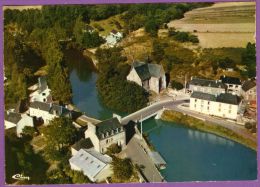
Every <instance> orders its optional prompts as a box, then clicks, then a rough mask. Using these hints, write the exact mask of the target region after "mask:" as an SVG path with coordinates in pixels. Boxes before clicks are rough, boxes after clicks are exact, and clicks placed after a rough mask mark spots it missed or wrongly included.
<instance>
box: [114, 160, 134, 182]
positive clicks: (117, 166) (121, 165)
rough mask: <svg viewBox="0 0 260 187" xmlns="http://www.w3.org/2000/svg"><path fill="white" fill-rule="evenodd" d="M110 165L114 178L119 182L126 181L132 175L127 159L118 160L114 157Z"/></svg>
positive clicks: (131, 166)
mask: <svg viewBox="0 0 260 187" xmlns="http://www.w3.org/2000/svg"><path fill="white" fill-rule="evenodd" d="M111 165H112V169H113V172H114V177H115V178H117V179H119V180H122V181H125V180H128V179H129V178H130V177H131V176H132V174H133V165H132V163H131V161H130V159H128V158H126V159H120V158H117V157H115V156H114V157H113V161H112V163H111Z"/></svg>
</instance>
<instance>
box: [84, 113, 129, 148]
mask: <svg viewBox="0 0 260 187" xmlns="http://www.w3.org/2000/svg"><path fill="white" fill-rule="evenodd" d="M85 138H89V139H90V140H91V142H92V144H93V146H94V149H95V150H96V151H98V152H100V153H105V152H106V151H107V148H108V147H109V146H111V145H112V144H117V145H118V146H120V147H121V148H122V149H124V148H125V146H126V132H125V128H124V127H123V125H122V124H121V123H120V122H119V120H118V119H117V118H116V117H114V118H112V119H108V120H105V121H102V122H100V123H98V124H96V125H94V124H91V123H89V124H88V129H87V130H86V131H85Z"/></svg>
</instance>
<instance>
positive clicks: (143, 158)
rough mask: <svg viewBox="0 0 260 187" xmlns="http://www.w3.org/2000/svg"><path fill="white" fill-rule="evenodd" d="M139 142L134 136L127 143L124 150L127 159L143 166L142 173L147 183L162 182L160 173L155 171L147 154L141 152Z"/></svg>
mask: <svg viewBox="0 0 260 187" xmlns="http://www.w3.org/2000/svg"><path fill="white" fill-rule="evenodd" d="M139 142H140V139H138V138H137V137H136V136H134V137H133V138H132V139H131V140H130V141H129V143H128V144H127V148H126V150H125V153H126V155H127V157H128V158H131V160H132V161H133V163H135V164H138V165H143V166H144V169H142V172H143V175H144V176H145V177H146V179H147V180H148V181H149V182H162V181H163V178H162V176H161V174H160V172H159V171H158V170H157V168H156V167H155V165H154V163H153V162H152V160H151V159H150V157H149V156H148V155H147V153H146V152H145V151H144V150H143V148H142V147H141V145H140V144H139Z"/></svg>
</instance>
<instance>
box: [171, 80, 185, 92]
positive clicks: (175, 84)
mask: <svg viewBox="0 0 260 187" xmlns="http://www.w3.org/2000/svg"><path fill="white" fill-rule="evenodd" d="M171 86H172V88H173V89H176V90H181V89H183V88H184V86H183V84H182V83H180V82H177V81H175V80H172V82H171Z"/></svg>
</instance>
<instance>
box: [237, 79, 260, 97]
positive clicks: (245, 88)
mask: <svg viewBox="0 0 260 187" xmlns="http://www.w3.org/2000/svg"><path fill="white" fill-rule="evenodd" d="M241 95H242V96H243V98H244V99H245V100H246V101H256V99H257V97H256V82H255V81H254V80H248V81H245V82H244V83H243V85H242V89H241Z"/></svg>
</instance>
